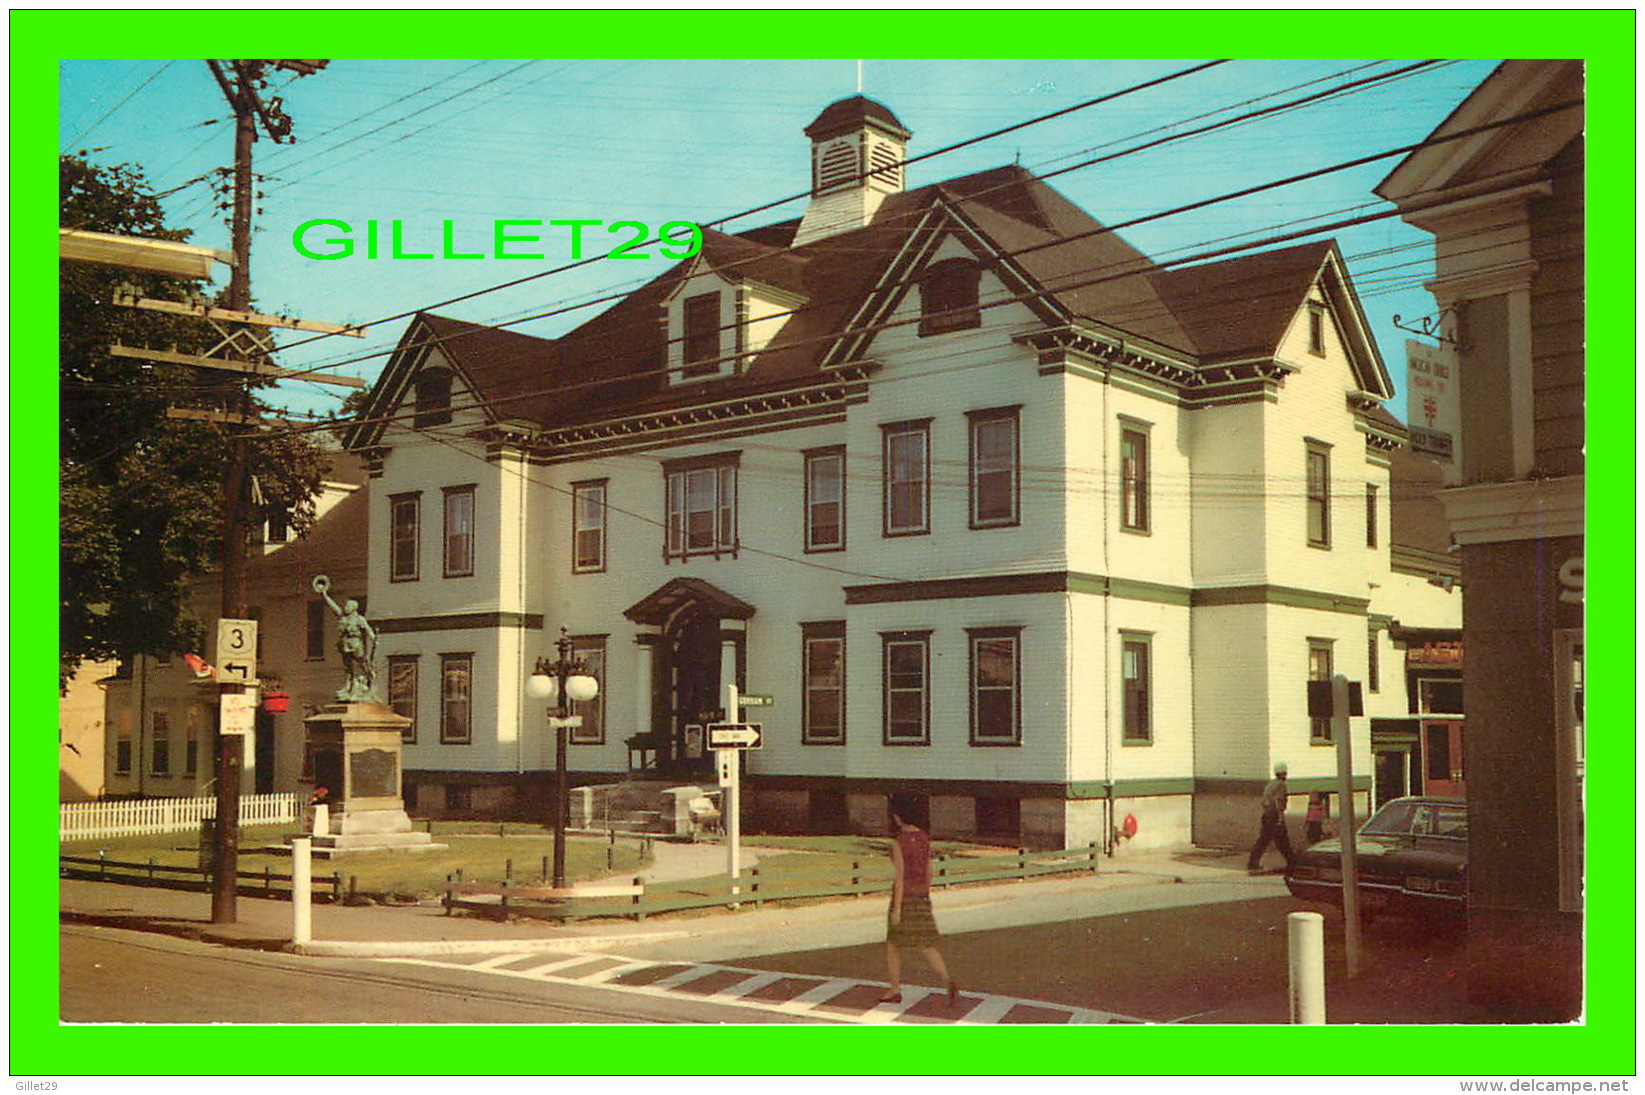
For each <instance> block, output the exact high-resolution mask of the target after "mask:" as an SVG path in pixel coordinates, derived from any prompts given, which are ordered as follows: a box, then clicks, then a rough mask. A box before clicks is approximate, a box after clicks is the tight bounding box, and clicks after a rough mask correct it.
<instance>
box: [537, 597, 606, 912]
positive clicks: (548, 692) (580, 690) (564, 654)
mask: <svg viewBox="0 0 1645 1095" xmlns="http://www.w3.org/2000/svg"><path fill="white" fill-rule="evenodd" d="M554 649H555V651H556V652H557V653H558V655H559V657H558V658H557V659H556V660H554V661H550V660H549V659H548V658H538V659H537V668H536V669H535V670H533V671H532V674H531V679H530V680H529V681H527V682H526V694H527V695H529V696H531V697H532V698H533V699H539V700H547V701H548V702H550V703H556V702H557V703H558V705H559V707H558V710H559V714H558V715H550V716H549V719H548V725H549V726H550V727H552V728H553V730H554V772H555V775H554V888H555V889H561V888H563V887H564V886H565V823H566V814H567V813H568V810H567V805H568V803H567V801H566V798H567V796H566V755H565V753H566V730H567V729H568V728H569V727H570V726H571V723H572V719H571V705H572V704H573V703H586V702H588V701H589V700H591V699H593V698H594V697H595V696H598V695H599V694H600V682H599V681H597V680H595V679H594V678H593V677H591V676H589V675H588V667H587V666H585V665H584V664H583V663H582V662H580V661H577V660H574V659H573V658H572V657H571V638H570V636H569V635H567V634H566V629H565V628H563V627H562V628H560V637H559V639H558V640H556V641H555V643H554Z"/></svg>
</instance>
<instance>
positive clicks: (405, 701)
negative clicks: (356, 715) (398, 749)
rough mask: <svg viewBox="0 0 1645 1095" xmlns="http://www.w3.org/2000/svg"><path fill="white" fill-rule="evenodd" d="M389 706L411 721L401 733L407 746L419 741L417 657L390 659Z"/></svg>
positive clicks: (406, 656)
mask: <svg viewBox="0 0 1645 1095" xmlns="http://www.w3.org/2000/svg"><path fill="white" fill-rule="evenodd" d="M388 705H389V707H390V708H391V709H393V711H394V713H395V714H396V715H401V716H403V717H405V718H408V719H410V720H411V725H410V726H407V727H406V728H405V729H404V730H402V731H400V737H401V739H402V740H403V741H405V742H406V743H407V744H412V743H415V742H416V740H417V655H415V654H390V655H389V658H388Z"/></svg>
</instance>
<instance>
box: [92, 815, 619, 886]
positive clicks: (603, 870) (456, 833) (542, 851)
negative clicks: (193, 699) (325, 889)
mask: <svg viewBox="0 0 1645 1095" xmlns="http://www.w3.org/2000/svg"><path fill="white" fill-rule="evenodd" d="M465 830H466V831H465ZM503 831H504V834H505V835H503V836H500V837H499V836H498V835H496V834H497V832H498V827H497V825H496V824H495V823H492V824H491V825H475V824H469V825H459V824H452V825H450V826H449V827H448V826H445V825H442V824H439V823H436V824H435V826H434V839H435V841H436V842H437V843H440V844H445V845H448V846H449V847H448V848H447V850H445V851H439V852H384V853H364V854H353V855H348V856H344V857H342V858H339V859H332V860H324V859H316V860H315V861H314V875H315V878H316V879H320V878H329V877H331V875H332V874H333V872H340V873H341V874H342V877H343V886H344V889H345V891H346V890H347V889H349V888H350V887H351V886H352V887H353V888H354V889H355V890H356V891H357V892H359V893H361V894H399V895H402V896H418V897H428V896H433V895H435V894H438V893H440V892H441V889H442V887H443V886H444V885H445V880H446V875H447V874H448V873H449V872H453V871H458V870H461V871H462V872H463V877H464V878H465V879H467V880H469V881H486V882H490V881H497V880H500V879H502V878H503V877H505V874H506V873H507V871H508V868H509V865H510V863H511V862H512V866H513V874H512V877H513V878H514V879H515V880H516V881H519V882H536V881H539V880H541V879H542V876H543V873H544V864H545V862H548V861H549V860H550V859H551V857H552V856H553V854H554V841H553V837H552V835H551V834H549V833H547V832H545V831H544V830H543V829H542V828H541V827H540V826H526V825H511V826H506V827H504V830H503ZM289 833H290V827H289V826H263V827H248V828H246V829H243V830H241V833H240V870H241V871H242V872H253V873H255V872H260V871H262V870H263V868H264V867H265V866H266V867H267V868H268V869H269V870H270V871H272V872H273V873H275V874H290V873H291V857H290V855H282V854H277V853H272V852H270V851H267V850H266V849H268V848H269V847H270V846H277V845H279V844H281V843H282V842H283V841H284V839H285V837H286V836H287V835H288V834H289ZM199 848H200V839H199V834H198V833H164V834H160V835H154V836H142V837H121V838H117V839H110V840H97V841H76V842H74V843H64V844H63V845H62V854H64V855H72V856H96V855H97V853H98V851H103V852H104V853H106V855H107V857H108V858H109V859H110V860H116V861H119V862H123V863H146V862H148V860H149V859H150V858H152V859H153V860H154V861H155V863H157V864H162V865H172V866H195V865H196V864H197V863H198V862H199V854H200V852H199ZM648 862H650V857H649V856H647V857H645V858H642V857H641V854H640V850H639V848H637V847H636V846H635V845H633V844H625V843H622V842H620V841H619V842H618V843H617V844H615V845H612V844H609V843H608V842H607V841H606V839H605V838H603V837H601V838H578V837H573V838H572V839H570V840H569V841H568V842H567V844H566V877H567V878H568V879H570V880H572V881H580V880H583V879H590V878H600V877H603V876H605V875H608V874H617V875H622V874H626V873H630V872H633V871H636V870H638V869H639V868H641V867H643V866H644V865H645V864H646V863H648Z"/></svg>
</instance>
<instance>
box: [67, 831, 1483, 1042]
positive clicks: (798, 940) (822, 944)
mask: <svg viewBox="0 0 1645 1095" xmlns="http://www.w3.org/2000/svg"><path fill="white" fill-rule="evenodd" d="M654 850H655V851H657V852H658V853H659V855H658V860H657V862H656V863H655V864H654V865H653V867H652V876H653V877H654V878H657V879H662V878H675V879H677V878H681V877H703V876H705V875H713V874H716V873H719V872H723V870H724V856H725V850H724V848H723V847H721V846H719V845H708V844H703V845H669V844H661V843H659V844H658V845H656V846H655V849H654ZM760 854H762V853H761V852H760V851H759V850H758V849H750V850H749V853H748V854H747V855H746V857H745V859H746V860H757V858H758V856H759V855H760ZM763 854H766V855H768V856H769V855H773V854H779V853H777V852H775V851H768V852H765V853H763ZM705 867H706V868H707V870H706V871H705V870H704V869H703V868H705ZM680 872H690V873H689V874H682V873H680ZM59 892H60V906H59V908H60V916H61V919H62V920H63V921H64V922H73V923H85V924H94V925H101V926H106V927H115V928H125V929H133V930H140V931H154V932H165V933H169V934H173V935H178V936H184V937H188V938H193V939H199V940H202V941H205V942H211V943H218V944H224V945H230V946H238V947H252V948H258V949H265V950H287V951H295V952H296V953H299V954H304V955H312V956H328V957H355V958H419V957H423V958H436V957H439V956H441V955H453V954H488V955H494V954H500V953H509V952H515V953H521V954H525V953H533V952H561V953H566V954H576V953H600V954H621V955H627V956H632V957H634V958H636V959H645V958H651V959H657V960H667V961H671V962H682V963H715V962H719V963H727V964H736V963H737V962H738V961H739V960H748V959H753V958H757V957H759V956H763V955H786V954H797V953H799V952H814V951H821V950H831V949H835V948H862V947H869V946H872V947H874V948H876V950H875V951H874V953H875V954H876V955H877V954H878V950H877V948H878V946H879V944H880V943H881V942H883V940H884V938H885V898H884V896H883V895H872V896H868V897H864V898H844V899H839V900H830V901H823V902H819V903H815V904H802V905H787V906H776V905H770V906H766V907H764V908H761V909H753V908H749V907H746V906H745V907H744V908H743V909H741V910H738V911H730V910H719V909H716V910H702V911H699V912H696V913H674V914H665V915H662V916H656V917H651V918H648V919H646V920H644V921H618V920H601V921H593V922H580V923H575V924H566V925H560V924H555V923H551V922H548V921H542V920H530V919H517V920H508V921H502V920H493V919H489V918H484V917H479V916H473V915H465V914H457V915H453V916H447V915H445V914H444V911H443V909H442V908H440V906H439V905H438V904H432V903H431V904H426V905H415V906H347V905H322V904H316V905H314V906H313V907H312V912H313V931H312V941H311V942H309V943H307V944H304V945H301V946H294V945H293V944H292V942H291V939H292V927H293V922H292V906H291V904H290V903H289V902H285V901H273V900H267V899H263V898H252V897H241V898H240V899H239V901H238V902H237V912H238V921H237V922H236V923H234V924H212V923H211V895H210V894H208V893H190V892H186V891H179V890H167V889H160V888H149V887H143V886H135V885H129V884H117V883H101V882H86V881H76V880H63V881H61V882H60V891H59ZM1263 898H1266V899H1274V900H1275V904H1276V905H1277V907H1278V908H1279V909H1281V910H1283V908H1284V905H1283V904H1280V901H1289V900H1290V899H1289V897H1288V895H1287V891H1286V889H1285V884H1284V882H1283V880H1282V879H1281V878H1280V876H1279V875H1277V874H1273V875H1262V876H1258V877H1249V876H1247V874H1246V872H1245V869H1244V854H1243V853H1238V852H1235V853H1228V854H1220V855H1219V854H1217V853H1205V852H1177V853H1175V854H1173V853H1169V852H1157V853H1138V852H1135V851H1131V850H1127V851H1126V852H1124V853H1122V854H1121V855H1120V856H1118V857H1115V858H1113V859H1109V860H1104V861H1103V863H1102V870H1101V872H1100V873H1098V874H1096V875H1091V874H1079V875H1067V876H1060V877H1056V878H1052V879H1049V880H1034V881H1027V882H1006V883H999V884H992V885H975V886H965V887H955V888H948V889H943V890H939V891H937V892H935V893H934V895H933V905H934V907H935V910H936V913H937V916H938V920H939V922H940V923H941V925H942V929H943V933H944V935H959V934H962V933H967V932H985V931H993V930H995V929H1000V928H1010V927H1022V928H1024V929H1025V930H1026V929H1029V928H1030V926H1034V925H1057V924H1063V923H1070V922H1076V921H1081V920H1086V919H1089V918H1098V917H1116V918H1121V919H1124V918H1126V917H1127V916H1128V914H1135V913H1145V912H1147V911H1150V910H1153V911H1160V912H1161V915H1162V916H1167V917H1169V914H1168V913H1167V912H1165V911H1166V910H1172V909H1184V908H1186V907H1188V906H1202V905H1214V904H1220V903H1224V902H1245V901H1252V900H1256V899H1263ZM1295 907H1296V908H1297V909H1303V908H1307V906H1305V905H1303V904H1302V903H1300V902H1298V903H1296V904H1295ZM1327 915H1328V918H1329V916H1330V915H1331V914H1329V913H1328V914H1327ZM1130 919H1131V920H1132V921H1134V922H1138V923H1146V921H1139V920H1138V918H1136V917H1131V918H1130ZM1118 922H1119V921H1114V923H1118ZM1031 930H1038V929H1031ZM1270 931H1278V932H1281V933H1283V932H1284V931H1285V924H1284V918H1283V915H1279V916H1277V917H1276V923H1275V924H1274V925H1273V926H1272V928H1271V929H1270ZM1212 944H1214V941H1210V942H1209V943H1208V946H1210V945H1212ZM860 959H861V953H860V952H858V960H860ZM842 960H843V959H842ZM1022 960H1024V961H1028V960H1031V956H1024V957H1023V959H1022ZM875 961H876V962H877V959H875ZM1055 961H1056V960H1055V959H1053V964H1055ZM1196 961H1197V960H1196ZM1211 968H1214V966H1213V965H1208V966H1207V969H1208V970H1209V969H1211ZM1052 972H1054V971H1052ZM1207 975H1208V976H1214V975H1213V974H1209V973H1208V974H1207ZM1280 985H1281V986H1283V980H1281V981H1280ZM982 987H984V986H978V988H982ZM1329 996H1330V1008H1329V1011H1330V1015H1331V1017H1332V1022H1334V1023H1336V1022H1377V1023H1400V1022H1409V1023H1456V1022H1485V1021H1500V1020H1493V1019H1491V1018H1490V1017H1488V1016H1486V1015H1484V1014H1483V1013H1482V1012H1481V1011H1480V1010H1479V1009H1477V1008H1475V1007H1473V1006H1471V1005H1469V1004H1468V1002H1467V1000H1466V992H1465V985H1464V984H1463V983H1462V981H1461V979H1458V978H1457V977H1455V975H1454V972H1451V971H1445V970H1438V969H1434V970H1428V969H1424V968H1421V967H1414V968H1405V967H1401V968H1400V969H1397V970H1394V969H1390V970H1388V971H1382V972H1381V973H1379V975H1377V976H1365V975H1362V976H1361V977H1360V978H1358V979H1356V980H1355V981H1352V982H1346V981H1335V980H1334V981H1333V983H1332V985H1331V987H1330V989H1329ZM1191 1005H1192V1001H1187V1002H1186V1004H1185V1006H1184V1007H1183V1008H1182V1009H1181V1010H1180V1011H1177V1012H1176V1013H1175V1014H1177V1015H1188V1014H1190V1013H1191V1012H1193V1011H1194V1008H1193V1007H1192V1006H1191ZM1288 1010H1289V1000H1288V997H1287V995H1286V993H1285V992H1284V991H1283V990H1281V991H1274V992H1265V993H1263V994H1262V995H1260V996H1258V997H1253V998H1251V999H1243V1000H1240V1001H1239V1002H1238V1003H1237V1005H1236V1006H1227V1007H1219V1008H1218V1009H1217V1010H1216V1011H1215V1012H1211V1013H1206V1014H1204V1015H1202V1016H1200V1017H1198V1018H1196V1019H1194V1020H1190V1021H1196V1022H1210V1023H1285V1022H1287V1021H1288Z"/></svg>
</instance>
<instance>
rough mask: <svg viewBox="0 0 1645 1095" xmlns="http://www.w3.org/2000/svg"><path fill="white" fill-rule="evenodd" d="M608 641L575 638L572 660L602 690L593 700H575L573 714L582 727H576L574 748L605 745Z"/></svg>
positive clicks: (602, 638) (581, 636) (599, 636)
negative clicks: (581, 665) (606, 653)
mask: <svg viewBox="0 0 1645 1095" xmlns="http://www.w3.org/2000/svg"><path fill="white" fill-rule="evenodd" d="M605 640H606V637H605V636H604V635H573V636H572V637H571V657H572V659H573V660H575V661H580V662H582V663H583V672H584V673H586V674H588V675H589V676H590V677H593V678H594V679H595V680H596V681H598V682H599V685H600V690H599V692H597V693H595V696H594V698H593V699H591V700H574V701H572V704H571V713H572V714H573V715H577V716H580V717H581V718H582V720H583V723H582V725H581V726H573V727H572V728H571V733H570V741H571V743H572V744H573V745H600V744H603V743H604V742H605Z"/></svg>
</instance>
